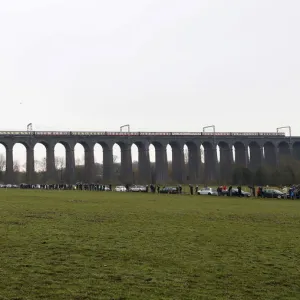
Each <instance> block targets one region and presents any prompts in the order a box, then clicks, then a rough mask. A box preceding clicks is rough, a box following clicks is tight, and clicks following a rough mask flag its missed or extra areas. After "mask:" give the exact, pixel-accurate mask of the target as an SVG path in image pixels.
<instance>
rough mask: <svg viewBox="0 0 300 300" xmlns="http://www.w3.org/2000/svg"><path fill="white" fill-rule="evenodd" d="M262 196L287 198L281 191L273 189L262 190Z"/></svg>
mask: <svg viewBox="0 0 300 300" xmlns="http://www.w3.org/2000/svg"><path fill="white" fill-rule="evenodd" d="M262 196H263V198H278V199H282V198H288V195H287V194H284V193H283V192H281V191H279V190H274V189H268V190H263V194H262Z"/></svg>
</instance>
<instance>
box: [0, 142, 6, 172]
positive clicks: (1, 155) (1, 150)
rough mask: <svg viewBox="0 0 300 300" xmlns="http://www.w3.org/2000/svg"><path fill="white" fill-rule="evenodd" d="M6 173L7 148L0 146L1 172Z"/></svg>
mask: <svg viewBox="0 0 300 300" xmlns="http://www.w3.org/2000/svg"><path fill="white" fill-rule="evenodd" d="M5 171H6V147H5V146H4V145H3V144H0V172H1V173H4V172H5Z"/></svg>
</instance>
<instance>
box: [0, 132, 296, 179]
mask: <svg viewBox="0 0 300 300" xmlns="http://www.w3.org/2000/svg"><path fill="white" fill-rule="evenodd" d="M16 143H21V144H23V145H24V146H25V147H26V153H27V159H26V173H27V183H34V182H33V178H34V177H33V176H34V146H35V145H36V144H37V143H41V144H43V145H44V146H45V147H46V153H47V155H46V156H47V157H46V159H47V171H46V172H47V178H48V180H51V179H55V178H54V177H55V176H56V170H55V160H54V147H55V145H56V144H57V143H61V144H63V145H64V147H65V149H66V181H67V183H74V180H75V177H74V176H75V159H74V147H75V145H76V144H77V143H79V144H81V145H82V146H83V147H84V150H85V172H86V181H87V182H89V181H91V180H92V179H93V178H94V174H93V170H94V167H93V166H94V146H95V145H96V144H97V143H98V144H100V145H101V146H102V148H103V181H104V182H105V183H110V182H111V180H112V175H113V174H112V165H113V151H112V148H113V145H114V144H118V145H119V146H120V149H121V171H120V176H121V181H122V182H123V183H130V182H131V181H132V176H133V172H132V158H131V146H132V145H133V144H135V145H136V146H137V147H138V175H139V178H138V180H139V182H140V183H141V184H142V183H150V182H151V168H150V159H149V146H150V145H151V144H152V145H153V146H154V147H155V158H156V159H155V175H156V176H155V177H156V182H160V183H163V182H165V181H166V180H168V162H167V153H166V146H167V145H170V146H171V147H172V180H173V181H174V182H178V183H184V182H186V180H187V178H189V182H192V183H195V182H203V180H216V179H218V178H219V179H220V180H221V181H222V180H226V178H228V176H229V174H230V170H231V168H232V165H233V163H236V164H238V165H241V166H245V167H248V168H250V169H251V170H256V169H257V168H258V167H259V166H260V165H262V164H263V163H266V164H268V165H270V166H273V167H276V165H277V164H278V163H279V161H280V159H281V157H282V156H283V155H289V156H293V157H294V158H295V159H298V160H300V137H286V136H285V135H284V134H283V133H243V132H231V133H222V132H217V133H214V134H213V133H208V132H66V131H63V132H46V131H33V132H30V131H22V132H16V131H13V132H12V131H11V132H0V144H2V145H4V147H5V149H6V176H5V180H6V182H7V183H13V181H14V172H13V146H14V144H16ZM184 145H186V146H187V148H188V167H187V168H186V167H185V161H184V151H183V147H184ZM200 146H203V149H204V162H203V161H201V155H200ZM217 146H219V149H220V150H219V151H220V161H219V162H218V158H217ZM233 148H234V149H235V162H234V161H233ZM248 148H249V149H250V151H249V152H250V155H249V152H248ZM201 168H203V172H201V171H200V170H201ZM200 174H204V175H203V176H204V178H200Z"/></svg>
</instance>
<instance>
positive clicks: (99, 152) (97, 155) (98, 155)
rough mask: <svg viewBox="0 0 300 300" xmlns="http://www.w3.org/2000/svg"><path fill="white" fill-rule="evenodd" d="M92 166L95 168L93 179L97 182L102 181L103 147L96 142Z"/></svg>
mask: <svg viewBox="0 0 300 300" xmlns="http://www.w3.org/2000/svg"><path fill="white" fill-rule="evenodd" d="M94 161H95V163H94V168H95V181H96V182H97V183H103V182H104V172H103V168H104V165H103V147H102V145H101V144H99V143H96V144H95V145H94Z"/></svg>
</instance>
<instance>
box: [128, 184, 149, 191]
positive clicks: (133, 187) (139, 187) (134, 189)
mask: <svg viewBox="0 0 300 300" xmlns="http://www.w3.org/2000/svg"><path fill="white" fill-rule="evenodd" d="M129 191H130V192H146V187H145V186H142V185H133V186H132V187H130V188H129Z"/></svg>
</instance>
